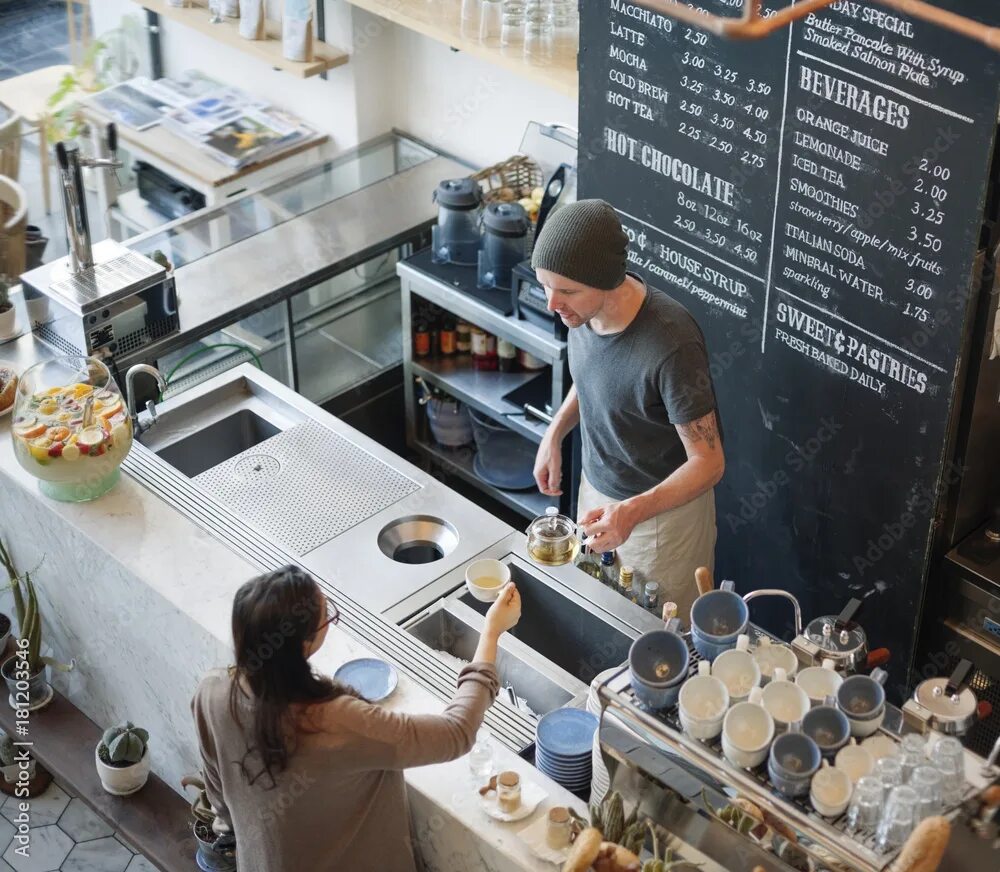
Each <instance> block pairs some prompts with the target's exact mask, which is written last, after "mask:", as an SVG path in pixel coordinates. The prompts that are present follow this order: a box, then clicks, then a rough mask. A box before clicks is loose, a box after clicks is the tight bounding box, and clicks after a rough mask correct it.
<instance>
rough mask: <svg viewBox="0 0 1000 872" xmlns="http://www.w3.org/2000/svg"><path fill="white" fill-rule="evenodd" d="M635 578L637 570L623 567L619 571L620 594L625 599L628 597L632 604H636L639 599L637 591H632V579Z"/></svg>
mask: <svg viewBox="0 0 1000 872" xmlns="http://www.w3.org/2000/svg"><path fill="white" fill-rule="evenodd" d="M634 577H635V570H634V569H633V568H632V567H631V566H623V567H622V568H621V569H620V570H619V571H618V593H620V594H621V595H622V596H624V597H628V599H630V600H631V601H632V602H635V601H636V599H637V597H636V595H635V591H634V590H633V589H632V579H633V578H634Z"/></svg>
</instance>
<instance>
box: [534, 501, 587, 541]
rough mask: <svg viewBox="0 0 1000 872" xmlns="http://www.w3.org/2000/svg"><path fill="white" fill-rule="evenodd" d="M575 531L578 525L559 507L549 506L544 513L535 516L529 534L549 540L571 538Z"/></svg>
mask: <svg viewBox="0 0 1000 872" xmlns="http://www.w3.org/2000/svg"><path fill="white" fill-rule="evenodd" d="M574 533H576V525H575V524H574V523H573V522H572V521H571V520H570V519H569V518H567V517H566V516H565V515H561V514H559V509H557V508H556V507H555V506H549V507H548V508H547V509H546V510H545V514H544V515H542V516H541V517H538V518H535V520H534V521H532V522H531V524H530V525H529V526H528V535H529V536H537V537H538V538H540V539H545V540H546V541H549V542H552V541H555V542H558V541H561V540H564V539H569V537H571V536H572V535H573V534H574Z"/></svg>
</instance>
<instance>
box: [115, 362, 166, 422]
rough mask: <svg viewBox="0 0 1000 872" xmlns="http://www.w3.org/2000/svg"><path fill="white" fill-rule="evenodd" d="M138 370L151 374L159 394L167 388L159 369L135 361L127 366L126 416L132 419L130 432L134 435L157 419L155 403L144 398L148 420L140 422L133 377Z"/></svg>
mask: <svg viewBox="0 0 1000 872" xmlns="http://www.w3.org/2000/svg"><path fill="white" fill-rule="evenodd" d="M140 372H144V373H146V375H151V376H152V377H153V378H155V379H156V384H157V387H159V389H160V394H161V395H162V394H163V392H164V391H165V390H166V389H167V382H166V379H164V378H163V376H162V375H160V371H159V370H158V369H155V368H154V367H152V366H147V365H146V364H145V363H137V364H136V365H135V366H131V367H129V370H128V372H126V373H125V401H126V404H127V406H128V416H129V418H130V419H131V421H132V432H133V434H134V435H135V436H136V437H139V436H141V435H142V434H143V433H145V432H146V431H147V430H148V429H149V428H150V427H152V426H153V425H154V424H155V423H156V421H157V417H156V403H154V402H153V401H152V400H146V411H147V412H148V413H149V422H148V423H142V422H141V421H140V420H139V413H138V412H137V411H136V408H135V377H136V376H137V375H138V374H139V373H140Z"/></svg>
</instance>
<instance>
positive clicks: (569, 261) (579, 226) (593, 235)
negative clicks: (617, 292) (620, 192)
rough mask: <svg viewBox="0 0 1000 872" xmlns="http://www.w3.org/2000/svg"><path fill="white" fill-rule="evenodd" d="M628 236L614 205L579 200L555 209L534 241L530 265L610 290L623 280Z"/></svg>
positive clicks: (581, 282)
mask: <svg viewBox="0 0 1000 872" xmlns="http://www.w3.org/2000/svg"><path fill="white" fill-rule="evenodd" d="M627 250H628V237H627V236H626V235H625V231H624V230H622V222H621V219H620V218H619V217H618V213H617V212H616V211H615V210H614V207H613V206H612V205H611V204H610V203H608V202H605V201H604V200H579V201H578V202H576V203H570V204H569V205H568V206H563V207H562V208H561V209H557V210H556V211H555V212H553V213H552V214H551V215H550V216H549V219H548V221H546V222H545V224H544V226H543V227H542V233H541V236H539V237H538V239H537V240H536V241H535V249H534V251H533V252H532V255H531V265H532V267H534V268H535V269H545V270H548V271H549V272H554V273H558V274H559V275H561V276H565V277H566V278H568V279H571V280H573V281H574V282H580V284H583V285H588V286H589V287H591V288H598V289H599V290H602V291H613V290H614V289H615V288H617V287H618V286H619V285H620V284H621V283H622V282H623V281H625V263H626V252H627Z"/></svg>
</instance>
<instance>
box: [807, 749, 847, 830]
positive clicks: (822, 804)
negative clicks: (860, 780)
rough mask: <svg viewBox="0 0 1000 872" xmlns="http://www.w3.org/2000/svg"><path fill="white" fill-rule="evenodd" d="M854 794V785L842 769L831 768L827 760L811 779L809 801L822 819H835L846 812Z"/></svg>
mask: <svg viewBox="0 0 1000 872" xmlns="http://www.w3.org/2000/svg"><path fill="white" fill-rule="evenodd" d="M853 792H854V784H853V783H852V782H851V779H850V778H849V777H848V775H847V773H846V772H844V771H843V770H842V769H837V768H836V767H834V766H831V765H830V763H829V761H828V760H824V761H823V765H822V767H821V768H820V770H819V772H817V773H816V774H815V775H814V776H813V777H812V784H810V786H809V800H810V802H812V807H813V808H814V809H816V811H818V812H819V813H820V814H821V815H823V817H830V818H833V817H837V816H839V815H842V814H843V813H844V812H845V811H846V810H847V805H848V803H850V801H851V794H852V793H853Z"/></svg>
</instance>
